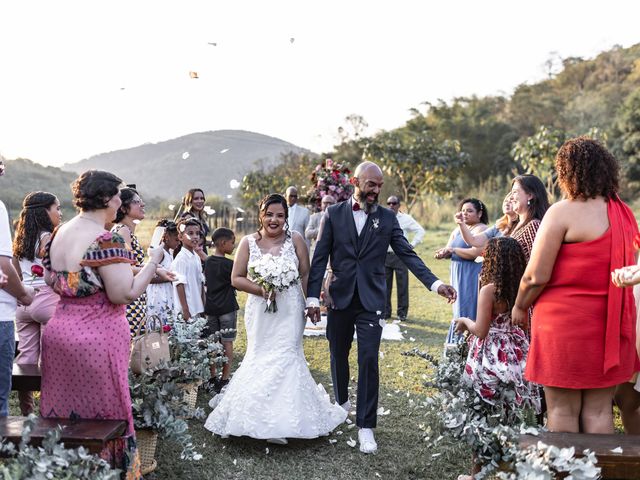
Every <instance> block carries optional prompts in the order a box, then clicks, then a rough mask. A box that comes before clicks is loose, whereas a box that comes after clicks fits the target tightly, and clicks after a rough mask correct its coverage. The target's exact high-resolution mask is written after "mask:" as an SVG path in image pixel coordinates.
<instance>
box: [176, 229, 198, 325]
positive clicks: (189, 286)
mask: <svg viewBox="0 0 640 480" xmlns="http://www.w3.org/2000/svg"><path fill="white" fill-rule="evenodd" d="M201 228H202V227H201V225H200V223H199V222H198V221H197V220H196V219H195V218H184V219H182V220H180V221H179V222H178V238H179V240H180V242H182V248H181V249H180V251H179V252H178V254H177V255H176V258H174V259H173V262H171V270H172V271H173V272H175V274H176V276H177V280H176V281H174V282H173V285H174V287H173V292H174V306H175V308H176V313H178V312H182V316H183V318H184V319H185V320H189V319H191V318H192V317H196V316H198V315H202V314H203V313H204V288H203V286H204V275H203V274H202V261H201V260H200V256H199V255H198V253H197V251H196V250H197V249H199V248H201V247H200V235H201Z"/></svg>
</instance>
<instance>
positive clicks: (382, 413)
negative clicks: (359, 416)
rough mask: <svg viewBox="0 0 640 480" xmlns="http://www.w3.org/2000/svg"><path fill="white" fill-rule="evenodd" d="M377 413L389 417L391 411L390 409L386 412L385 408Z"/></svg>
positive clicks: (379, 409)
mask: <svg viewBox="0 0 640 480" xmlns="http://www.w3.org/2000/svg"><path fill="white" fill-rule="evenodd" d="M376 413H377V414H378V415H389V413H390V410H389V409H387V410H385V409H384V407H380V408H378V410H377V412H376Z"/></svg>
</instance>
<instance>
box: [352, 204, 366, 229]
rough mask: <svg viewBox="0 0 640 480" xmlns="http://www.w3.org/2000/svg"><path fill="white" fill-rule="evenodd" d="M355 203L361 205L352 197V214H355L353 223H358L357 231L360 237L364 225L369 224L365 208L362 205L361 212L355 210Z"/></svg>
mask: <svg viewBox="0 0 640 480" xmlns="http://www.w3.org/2000/svg"><path fill="white" fill-rule="evenodd" d="M354 203H357V204H358V205H360V202H358V201H357V200H356V199H355V198H353V197H351V212H352V213H353V221H354V222H355V223H356V231H357V232H358V235H360V233H361V232H362V229H363V228H364V224H365V223H367V214H366V213H365V212H364V208H363V207H362V205H360V210H354V209H353V204H354Z"/></svg>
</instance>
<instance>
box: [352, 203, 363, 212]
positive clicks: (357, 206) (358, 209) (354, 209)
mask: <svg viewBox="0 0 640 480" xmlns="http://www.w3.org/2000/svg"><path fill="white" fill-rule="evenodd" d="M351 209H352V210H353V211H354V212H358V211H360V210H362V209H361V208H360V204H359V203H356V202H353V206H352V207H351Z"/></svg>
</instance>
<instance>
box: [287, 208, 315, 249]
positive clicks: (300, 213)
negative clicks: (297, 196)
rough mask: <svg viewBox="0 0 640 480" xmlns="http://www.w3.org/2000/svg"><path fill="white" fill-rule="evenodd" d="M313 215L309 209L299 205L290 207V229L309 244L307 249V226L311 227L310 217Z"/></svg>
mask: <svg viewBox="0 0 640 480" xmlns="http://www.w3.org/2000/svg"><path fill="white" fill-rule="evenodd" d="M310 215H311V213H310V212H309V209H307V208H305V207H302V206H300V205H298V204H296V205H294V206H293V207H289V229H290V230H292V231H293V230H295V231H296V232H298V233H300V235H302V238H304V239H305V241H306V242H307V247H308V246H309V243H310V242H309V240H307V237H306V236H305V230H306V229H307V225H309V216H310Z"/></svg>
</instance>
